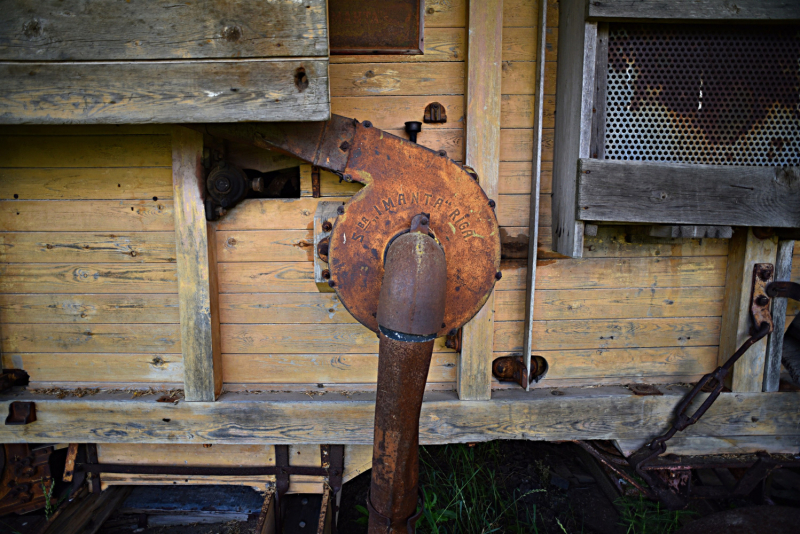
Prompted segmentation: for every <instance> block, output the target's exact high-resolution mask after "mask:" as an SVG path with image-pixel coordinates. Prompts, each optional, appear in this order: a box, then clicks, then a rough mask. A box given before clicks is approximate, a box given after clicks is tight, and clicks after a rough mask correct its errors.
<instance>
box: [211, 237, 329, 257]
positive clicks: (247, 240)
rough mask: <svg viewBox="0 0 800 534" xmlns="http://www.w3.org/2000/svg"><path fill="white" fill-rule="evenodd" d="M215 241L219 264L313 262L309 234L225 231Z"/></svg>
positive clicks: (312, 245)
mask: <svg viewBox="0 0 800 534" xmlns="http://www.w3.org/2000/svg"><path fill="white" fill-rule="evenodd" d="M216 239H217V259H218V261H220V262H241V261H313V260H314V250H313V249H314V233H313V232H312V231H311V230H243V231H233V230H226V231H219V232H217V234H216Z"/></svg>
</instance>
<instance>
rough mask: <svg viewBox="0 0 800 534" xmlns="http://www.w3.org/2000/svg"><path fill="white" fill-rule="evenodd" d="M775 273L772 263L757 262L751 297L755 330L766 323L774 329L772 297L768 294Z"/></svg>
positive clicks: (751, 312)
mask: <svg viewBox="0 0 800 534" xmlns="http://www.w3.org/2000/svg"><path fill="white" fill-rule="evenodd" d="M774 275H775V266H774V265H772V264H771V263H756V264H755V266H754V267H753V292H752V294H751V297H750V315H751V318H752V320H753V324H752V328H751V329H752V330H753V332H755V331H756V330H757V329H759V328H760V327H761V326H762V325H763V324H764V323H766V324H768V325H769V330H770V331H772V329H773V327H774V326H773V324H772V314H771V313H770V309H769V308H770V303H771V302H772V299H770V298H769V296H768V295H767V286H768V285H769V284H770V282H772V278H773V276H774Z"/></svg>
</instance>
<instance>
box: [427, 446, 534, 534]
mask: <svg viewBox="0 0 800 534" xmlns="http://www.w3.org/2000/svg"><path fill="white" fill-rule="evenodd" d="M498 456H499V447H498V444H497V443H486V444H482V445H478V446H475V447H468V446H466V445H448V446H446V448H445V450H444V451H440V452H439V454H437V455H436V457H434V456H432V455H431V454H430V452H429V451H428V450H426V448H425V447H421V448H420V471H421V480H420V483H421V486H422V492H423V498H424V500H425V511H424V513H423V516H422V517H421V518H420V520H419V522H418V523H417V532H418V533H419V534H445V533H454V532H458V533H459V534H490V533H494V532H508V533H514V534H517V533H523V532H524V533H526V534H527V533H537V532H539V530H538V527H537V525H536V522H537V521H536V508H535V507H532V508H533V509H532V510H531V509H525V508H524V507H522V506H521V502H520V499H522V497H524V496H526V495H528V494H530V493H534V492H544V491H545V490H543V489H538V490H531V491H528V492H527V493H522V492H521V491H519V490H516V491H514V493H513V494H512V495H511V496H509V495H507V491H506V489H505V488H504V487H503V486H502V477H501V476H499V475H498V473H495V472H494V471H493V470H491V469H490V468H488V467H486V466H487V465H493V464H496V463H497V461H496V460H497V459H498Z"/></svg>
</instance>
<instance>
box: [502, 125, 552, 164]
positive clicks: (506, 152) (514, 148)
mask: <svg viewBox="0 0 800 534" xmlns="http://www.w3.org/2000/svg"><path fill="white" fill-rule="evenodd" d="M554 135H555V133H554V130H544V131H543V132H542V161H553V137H554ZM531 154H533V130H529V129H502V130H500V161H530V159H531Z"/></svg>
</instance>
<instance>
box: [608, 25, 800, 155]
mask: <svg viewBox="0 0 800 534" xmlns="http://www.w3.org/2000/svg"><path fill="white" fill-rule="evenodd" d="M607 73H608V78H607V89H606V113H605V116H606V121H605V134H604V136H605V143H604V154H603V157H605V159H612V160H638V161H662V162H679V163H702V164H711V165H769V166H781V165H790V166H797V165H800V26H730V25H728V26H725V25H675V24H627V23H620V24H610V25H609V39H608V71H607Z"/></svg>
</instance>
